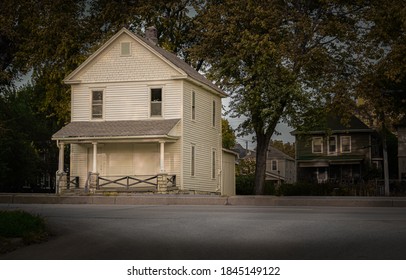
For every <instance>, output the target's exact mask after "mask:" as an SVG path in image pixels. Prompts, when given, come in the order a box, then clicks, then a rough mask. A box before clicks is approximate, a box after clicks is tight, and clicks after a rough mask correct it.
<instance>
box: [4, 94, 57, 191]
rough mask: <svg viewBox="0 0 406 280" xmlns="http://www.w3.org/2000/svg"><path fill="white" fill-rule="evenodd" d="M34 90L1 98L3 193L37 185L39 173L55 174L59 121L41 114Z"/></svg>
mask: <svg viewBox="0 0 406 280" xmlns="http://www.w3.org/2000/svg"><path fill="white" fill-rule="evenodd" d="M36 94H38V92H36V91H35V89H34V88H33V87H31V86H27V87H25V88H21V89H20V90H19V91H15V90H9V91H5V92H3V95H0V191H14V190H15V189H9V188H10V187H21V186H23V185H30V184H35V183H36V180H37V177H38V175H39V173H43V174H46V173H48V174H50V175H53V174H55V171H56V170H55V167H54V165H55V164H56V162H57V159H56V154H57V152H56V147H55V144H54V143H52V142H51V133H52V131H54V129H55V120H52V119H49V118H48V119H47V118H45V117H44V116H43V115H42V114H41V113H40V112H39V111H38V106H40V105H38V103H39V102H40V101H39V100H38V99H37V96H36Z"/></svg>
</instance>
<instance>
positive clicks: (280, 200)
mask: <svg viewBox="0 0 406 280" xmlns="http://www.w3.org/2000/svg"><path fill="white" fill-rule="evenodd" d="M0 203H1V204H97V205H102V204H110V205H112V204H113V205H114V204H116V205H235V206H330V207H406V197H314V196H310V197H303V196H301V197H298V196H296V197H294V196H292V197H289V196H288V197H276V196H230V197H224V196H215V195H159V194H154V195H131V196H130V195H129V196H120V195H118V196H103V195H89V196H74V195H66V196H63V195H55V194H0Z"/></svg>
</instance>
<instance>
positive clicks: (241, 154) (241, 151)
mask: <svg viewBox="0 0 406 280" xmlns="http://www.w3.org/2000/svg"><path fill="white" fill-rule="evenodd" d="M231 150H232V151H234V152H236V153H237V154H238V158H239V159H243V158H253V159H255V151H252V150H247V149H246V148H244V147H243V146H241V144H239V143H237V144H235V146H234V147H233V148H232V149H231Z"/></svg>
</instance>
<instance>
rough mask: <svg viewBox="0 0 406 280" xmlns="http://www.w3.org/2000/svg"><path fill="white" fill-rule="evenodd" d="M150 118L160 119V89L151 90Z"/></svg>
mask: <svg viewBox="0 0 406 280" xmlns="http://www.w3.org/2000/svg"><path fill="white" fill-rule="evenodd" d="M151 117H162V88H152V89H151Z"/></svg>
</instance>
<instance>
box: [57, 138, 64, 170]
mask: <svg viewBox="0 0 406 280" xmlns="http://www.w3.org/2000/svg"><path fill="white" fill-rule="evenodd" d="M64 155H65V144H64V143H59V162H58V172H59V173H61V172H63V170H64V168H63V166H64Z"/></svg>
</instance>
